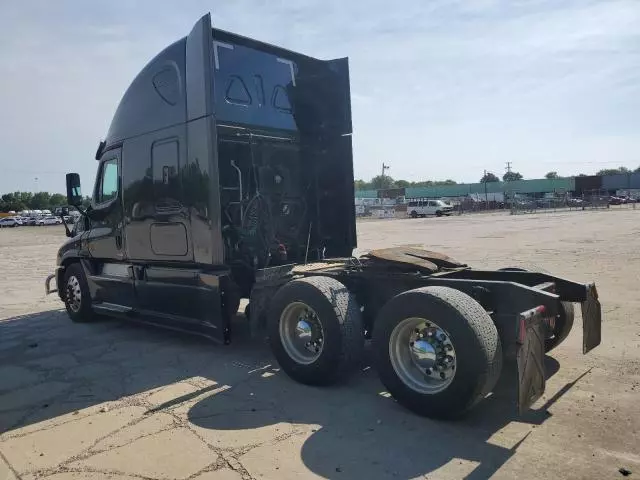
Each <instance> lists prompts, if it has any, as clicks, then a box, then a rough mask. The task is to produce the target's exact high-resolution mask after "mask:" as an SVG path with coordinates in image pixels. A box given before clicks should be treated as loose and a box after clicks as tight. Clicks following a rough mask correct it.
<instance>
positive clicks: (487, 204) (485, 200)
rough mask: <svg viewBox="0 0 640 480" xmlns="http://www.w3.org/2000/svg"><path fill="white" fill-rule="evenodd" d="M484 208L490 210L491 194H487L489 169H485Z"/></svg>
mask: <svg viewBox="0 0 640 480" xmlns="http://www.w3.org/2000/svg"><path fill="white" fill-rule="evenodd" d="M482 178H484V209H485V210H489V195H488V194H487V170H486V169H485V171H484V177H482Z"/></svg>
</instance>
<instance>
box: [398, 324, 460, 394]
mask: <svg viewBox="0 0 640 480" xmlns="http://www.w3.org/2000/svg"><path fill="white" fill-rule="evenodd" d="M389 358H390V360H391V365H392V366H393V369H394V370H395V372H396V375H398V378H400V380H402V382H403V383H404V384H405V385H406V386H407V387H409V388H411V389H413V390H415V391H416V392H418V393H422V394H429V395H433V394H435V393H439V392H441V391H443V390H445V389H446V388H447V387H448V386H449V385H450V384H451V382H452V381H453V377H454V376H455V374H456V351H455V349H454V347H453V343H452V342H451V338H450V336H449V334H448V333H447V332H446V331H445V330H444V329H442V328H441V327H439V326H438V325H437V324H436V323H434V322H431V321H429V320H426V319H424V318H405V319H404V320H402V321H401V322H399V323H398V324H397V325H396V326H395V328H394V329H393V331H392V332H391V336H390V338H389Z"/></svg>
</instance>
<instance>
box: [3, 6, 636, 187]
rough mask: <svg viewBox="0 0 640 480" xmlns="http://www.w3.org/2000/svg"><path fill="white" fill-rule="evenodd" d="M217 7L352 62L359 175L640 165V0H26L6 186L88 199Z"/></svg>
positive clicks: (7, 133)
mask: <svg viewBox="0 0 640 480" xmlns="http://www.w3.org/2000/svg"><path fill="white" fill-rule="evenodd" d="M207 12H211V13H212V18H213V23H214V26H216V27H218V28H222V29H225V30H230V31H233V32H235V33H238V34H241V35H245V36H250V37H253V38H256V39H258V40H261V41H265V42H268V43H273V44H276V45H279V46H282V47H285V48H288V49H291V50H295V51H299V52H301V53H305V54H307V55H311V56H314V57H318V58H325V59H329V58H338V57H345V56H347V57H349V62H350V69H351V93H352V110H353V145H354V169H355V176H356V178H362V179H367V180H368V179H370V178H371V177H373V176H374V175H377V174H379V173H380V171H381V165H382V162H384V163H385V164H386V165H389V166H390V169H389V170H387V172H386V173H387V174H388V175H390V176H392V177H394V178H396V179H400V178H402V179H407V180H416V181H417V180H427V179H431V180H442V179H447V178H451V179H454V180H456V181H458V182H477V181H478V180H479V179H480V177H481V176H482V172H483V171H484V170H485V169H486V170H489V171H492V172H494V173H496V174H498V175H502V174H503V173H504V171H505V165H506V162H511V165H512V168H513V170H515V171H519V172H520V173H522V174H523V175H524V177H525V178H540V177H542V176H543V175H544V174H545V173H546V172H548V171H552V170H553V171H557V172H558V173H559V174H560V175H572V174H577V173H594V172H595V171H597V170H598V169H600V168H612V167H617V166H620V165H623V166H627V167H629V168H633V169H635V168H637V167H638V166H640V1H638V0H603V1H595V0H562V1H558V0H528V1H527V0H510V1H507V0H406V1H402V0H397V1H395V2H389V1H381V0H367V1H363V0H361V1H352V2H348V1H345V0H296V1H290V0H287V1H285V0H218V1H215V2H213V1H202V0H198V1H187V0H185V1H183V2H169V1H166V0H153V1H147V0H127V1H118V0H110V1H109V2H87V1H85V0H57V1H55V2H54V1H48V0H22V1H16V2H1V3H0V87H1V88H0V92H1V93H0V105H1V108H0V148H1V153H0V193H3V192H7V191H14V190H31V191H33V190H38V191H40V190H47V191H51V192H63V191H64V188H65V187H64V174H65V173H66V172H78V173H80V175H81V177H82V179H83V186H84V190H85V192H88V191H90V189H91V186H92V184H93V179H94V176H95V171H96V166H97V162H96V161H95V160H94V154H95V151H96V147H97V145H98V142H99V141H100V139H102V138H103V137H104V135H105V134H106V132H107V129H108V127H109V124H110V122H111V118H112V116H113V113H114V111H115V108H116V107H117V105H118V102H119V100H120V98H121V96H122V94H123V92H124V91H125V89H126V88H127V86H128V85H129V83H130V82H131V80H132V79H133V78H134V77H135V75H136V74H137V73H138V72H139V71H140V70H141V69H142V67H143V66H144V65H145V64H146V63H147V61H148V60H150V59H151V58H153V57H154V56H155V54H156V53H158V52H159V51H160V50H162V49H163V48H164V47H165V46H167V45H168V44H170V43H172V42H173V41H175V40H177V39H178V38H181V37H183V36H184V35H186V34H187V33H188V32H189V31H190V30H191V27H192V25H193V24H194V23H195V22H196V21H197V19H198V18H199V17H200V16H201V15H203V14H205V13H207Z"/></svg>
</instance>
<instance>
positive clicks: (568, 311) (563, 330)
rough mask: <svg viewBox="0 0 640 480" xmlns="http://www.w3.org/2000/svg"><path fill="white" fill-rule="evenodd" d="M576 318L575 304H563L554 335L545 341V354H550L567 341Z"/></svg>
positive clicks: (559, 311)
mask: <svg viewBox="0 0 640 480" xmlns="http://www.w3.org/2000/svg"><path fill="white" fill-rule="evenodd" d="M574 318H575V311H574V309H573V303H571V302H561V303H560V309H559V310H558V316H557V317H556V323H555V326H554V328H553V331H552V334H551V336H548V337H547V338H545V339H544V351H545V352H550V351H551V350H553V349H554V348H556V347H557V346H558V345H560V344H561V343H562V342H564V341H565V340H566V338H567V337H568V336H569V333H571V329H572V328H573V320H574Z"/></svg>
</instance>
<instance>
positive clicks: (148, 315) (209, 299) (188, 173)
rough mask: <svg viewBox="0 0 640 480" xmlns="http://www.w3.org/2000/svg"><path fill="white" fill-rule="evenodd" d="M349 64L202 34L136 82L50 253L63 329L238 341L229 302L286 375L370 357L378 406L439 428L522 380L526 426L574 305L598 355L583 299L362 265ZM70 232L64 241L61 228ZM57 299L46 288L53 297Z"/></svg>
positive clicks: (569, 288)
mask: <svg viewBox="0 0 640 480" xmlns="http://www.w3.org/2000/svg"><path fill="white" fill-rule="evenodd" d="M351 132H352V128H351V105H350V94H349V68H348V61H347V59H337V60H329V61H321V60H317V59H314V58H311V57H308V56H305V55H302V54H299V53H295V52H291V51H288V50H284V49H282V48H279V47H275V46H272V45H268V44H265V43H262V42H259V41H256V40H253V39H250V38H245V37H241V36H239V35H236V34H233V33H229V32H225V31H222V30H218V29H214V28H212V26H211V19H210V16H209V15H206V16H204V17H203V18H201V19H200V20H199V21H198V22H197V23H196V25H195V26H194V28H193V30H192V31H191V33H189V35H187V36H186V37H185V38H182V39H180V40H178V41H176V42H175V43H173V44H171V45H170V46H168V47H167V48H166V49H164V50H163V51H162V52H160V53H159V54H158V55H157V56H156V57H155V58H154V59H153V60H151V61H150V62H149V63H148V64H147V66H146V67H144V69H143V70H142V71H141V72H140V73H139V74H138V76H137V77H136V78H135V79H134V80H133V82H132V84H131V86H130V87H129V89H128V90H127V91H126V93H125V94H124V97H123V99H122V101H121V102H120V105H119V106H118V108H117V110H116V113H115V116H114V118H113V121H112V123H111V127H110V128H109V131H108V133H107V135H106V139H105V140H104V141H102V142H100V145H99V147H98V149H97V152H96V155H95V158H96V160H97V161H98V169H97V175H96V180H95V182H94V186H93V189H92V196H91V197H92V201H91V206H90V207H89V208H87V209H86V210H84V209H82V207H81V205H82V198H83V197H82V194H81V189H80V179H79V176H78V175H77V174H75V173H70V174H68V175H67V197H68V203H69V204H70V205H74V206H76V207H77V208H78V209H79V210H81V211H82V215H83V217H82V219H81V220H80V221H79V222H77V223H76V225H75V226H74V228H73V230H67V235H68V236H69V237H70V238H69V239H68V240H67V242H66V243H65V244H64V245H63V246H62V247H61V248H60V250H59V252H58V257H57V269H56V271H55V273H53V274H52V275H50V276H49V277H48V278H47V279H46V283H45V287H46V291H47V293H51V292H54V291H57V292H58V295H59V296H60V299H61V300H62V301H63V302H64V304H65V306H66V309H67V312H68V314H69V317H70V318H71V320H73V321H75V322H87V321H90V320H91V319H92V318H93V316H94V314H106V315H113V316H118V317H122V318H127V319H132V320H137V321H143V322H149V323H153V324H157V325H161V326H165V327H169V328H174V329H182V330H187V331H190V332H195V333H199V334H202V335H206V336H209V337H210V338H213V339H215V340H217V341H219V342H223V343H229V342H231V341H232V339H233V323H232V318H233V317H234V316H235V314H236V313H237V310H238V308H239V302H240V299H241V298H248V299H249V304H248V307H247V309H246V310H245V314H246V317H247V321H248V322H249V325H250V327H251V332H252V333H253V334H258V333H262V334H266V335H267V336H268V338H269V341H270V344H271V348H272V350H273V353H274V355H275V357H276V359H277V360H278V362H279V363H280V365H281V367H282V369H283V371H284V372H286V373H287V374H288V375H289V376H291V377H292V378H294V379H295V380H297V381H300V382H303V383H306V384H313V385H326V384H330V383H333V382H335V381H337V380H339V379H341V378H343V377H345V376H347V375H348V374H349V373H350V372H352V371H354V370H356V369H357V367H358V366H359V364H360V361H361V360H362V355H363V348H364V343H365V341H366V340H367V339H372V342H373V354H374V361H375V366H376V368H377V371H378V373H379V375H380V378H381V379H382V381H383V383H384V384H385V386H386V388H387V389H388V391H389V392H390V393H391V394H392V395H393V396H394V397H395V398H396V399H397V400H398V401H399V402H400V403H401V404H403V405H405V406H406V407H408V408H410V409H412V410H413V411H415V412H418V413H419V414H423V415H427V416H431V417H438V418H451V417H455V416H458V415H460V414H462V413H463V412H465V411H467V410H469V409H470V408H471V407H472V406H473V405H475V404H476V403H477V402H478V401H480V400H481V399H482V398H483V397H485V396H486V395H487V394H488V393H489V392H490V391H491V390H492V389H493V387H494V385H495V384H496V382H497V380H498V378H499V376H500V374H501V371H502V364H503V358H504V359H507V360H508V359H515V360H516V361H517V366H518V367H517V371H518V377H517V378H515V377H514V379H513V384H514V387H516V386H517V388H518V405H519V409H520V410H521V411H522V410H524V409H526V408H528V407H529V406H530V405H531V404H532V402H533V401H535V400H536V399H537V398H539V397H540V395H541V394H542V392H543V391H544V387H545V375H544V365H543V359H544V353H545V351H548V350H550V349H551V348H554V347H555V346H556V345H558V344H559V343H560V342H562V340H564V338H565V337H566V336H567V334H568V333H569V331H570V329H571V327H572V325H573V321H574V311H573V302H579V303H581V304H582V316H583V329H584V340H583V351H584V353H586V352H588V351H589V350H591V349H592V348H594V347H595V346H596V345H598V344H599V343H600V334H601V333H600V330H601V308H600V303H599V301H598V297H597V293H596V288H595V285H594V284H592V283H589V284H582V283H576V282H573V281H570V280H566V279H563V278H560V277H556V276H553V275H549V274H545V273H541V272H533V271H523V270H518V269H504V270H500V271H492V270H476V269H472V268H470V267H468V266H467V265H465V264H463V263H460V262H457V261H455V260H453V259H451V258H449V257H447V256H446V255H442V254H439V253H435V252H430V251H427V250H423V249H418V248H413V247H396V248H385V249H380V250H376V251H372V252H369V253H368V254H366V255H363V256H360V257H358V258H356V257H354V256H353V250H354V248H355V247H356V222H355V208H354V207H355V205H354V185H353V158H352V148H351ZM65 228H68V227H66V225H65ZM54 279H55V281H56V283H57V285H58V288H57V289H56V288H53V287H52V285H51V282H52V281H53V280H54Z"/></svg>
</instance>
